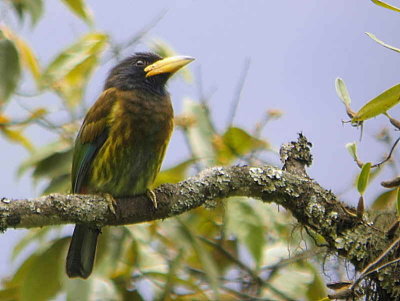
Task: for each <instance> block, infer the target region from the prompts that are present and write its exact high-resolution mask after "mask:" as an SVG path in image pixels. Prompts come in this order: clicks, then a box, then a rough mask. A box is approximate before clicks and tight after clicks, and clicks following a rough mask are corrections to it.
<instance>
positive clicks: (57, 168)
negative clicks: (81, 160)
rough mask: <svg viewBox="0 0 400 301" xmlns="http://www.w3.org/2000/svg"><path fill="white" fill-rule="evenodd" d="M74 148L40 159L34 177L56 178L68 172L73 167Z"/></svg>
mask: <svg viewBox="0 0 400 301" xmlns="http://www.w3.org/2000/svg"><path fill="white" fill-rule="evenodd" d="M71 162H72V149H68V150H66V151H63V152H54V153H52V154H51V155H50V156H48V157H45V158H44V159H43V160H41V161H38V162H37V164H36V166H35V169H34V171H33V177H34V178H36V179H38V178H55V177H58V176H60V175H65V174H68V172H69V170H70V169H71Z"/></svg>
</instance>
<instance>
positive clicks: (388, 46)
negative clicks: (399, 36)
mask: <svg viewBox="0 0 400 301" xmlns="http://www.w3.org/2000/svg"><path fill="white" fill-rule="evenodd" d="M366 34H367V36H369V37H370V38H371V39H373V40H374V41H375V42H377V43H379V44H381V45H382V46H383V47H386V48H388V49H390V50H393V51H396V52H400V49H399V48H396V47H393V46H390V45H389V44H386V43H385V42H383V41H381V40H379V39H378V38H377V37H376V36H375V35H374V34H372V33H369V32H366Z"/></svg>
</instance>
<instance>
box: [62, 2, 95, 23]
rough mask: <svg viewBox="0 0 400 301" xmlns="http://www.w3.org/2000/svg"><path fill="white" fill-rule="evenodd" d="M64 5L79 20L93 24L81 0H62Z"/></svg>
mask: <svg viewBox="0 0 400 301" xmlns="http://www.w3.org/2000/svg"><path fill="white" fill-rule="evenodd" d="M62 2H64V4H65V5H66V6H67V7H68V8H69V9H70V10H71V11H72V12H73V13H74V14H75V15H77V16H78V17H79V18H81V19H82V20H83V21H85V22H86V23H88V24H89V25H92V24H93V15H92V13H91V11H90V9H89V8H88V7H87V6H86V4H85V1H83V0H63V1H62Z"/></svg>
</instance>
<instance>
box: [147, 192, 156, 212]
mask: <svg viewBox="0 0 400 301" xmlns="http://www.w3.org/2000/svg"><path fill="white" fill-rule="evenodd" d="M146 195H147V197H148V198H149V199H150V201H151V202H152V203H153V206H154V208H155V209H157V197H156V194H155V193H154V191H153V190H151V189H147V190H146Z"/></svg>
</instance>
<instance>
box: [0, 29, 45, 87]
mask: <svg viewBox="0 0 400 301" xmlns="http://www.w3.org/2000/svg"><path fill="white" fill-rule="evenodd" d="M0 30H1V31H2V32H3V34H4V36H5V37H6V38H7V39H9V40H11V41H13V42H14V44H15V47H16V48H17V51H18V53H19V56H20V60H21V63H22V65H23V66H24V67H25V68H27V69H28V70H29V71H30V72H31V74H32V76H33V78H34V79H35V80H38V79H39V77H40V66H39V62H38V60H37V58H36V56H35V54H34V52H33V50H32V49H31V48H30V47H29V45H28V44H27V43H26V42H25V41H24V40H22V39H21V38H20V37H18V36H17V35H16V34H14V33H13V32H12V31H11V30H9V29H8V28H7V27H5V26H0Z"/></svg>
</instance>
